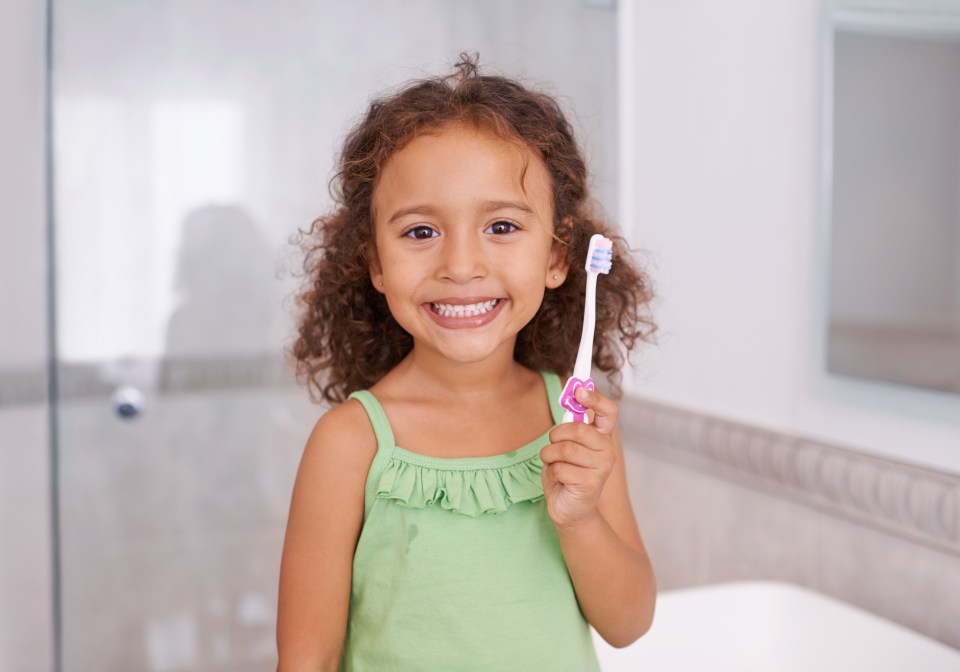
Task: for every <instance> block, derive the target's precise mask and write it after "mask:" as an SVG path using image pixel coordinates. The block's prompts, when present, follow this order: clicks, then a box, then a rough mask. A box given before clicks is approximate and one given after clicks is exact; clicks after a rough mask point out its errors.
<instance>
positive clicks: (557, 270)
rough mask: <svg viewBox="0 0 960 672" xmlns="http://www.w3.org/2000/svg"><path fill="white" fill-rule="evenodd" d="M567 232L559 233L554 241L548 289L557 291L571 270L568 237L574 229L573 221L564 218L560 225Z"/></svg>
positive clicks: (548, 273) (548, 275)
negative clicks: (568, 256)
mask: <svg viewBox="0 0 960 672" xmlns="http://www.w3.org/2000/svg"><path fill="white" fill-rule="evenodd" d="M560 226H561V227H563V228H564V229H566V231H558V232H557V233H558V234H559V236H557V239H556V240H554V241H553V250H552V251H551V252H550V266H549V267H548V268H547V282H546V285H547V289H556V288H557V287H559V286H560V285H562V284H563V283H564V282H565V281H566V279H567V273H568V272H569V270H570V260H569V259H568V258H567V252H568V250H569V249H570V247H569V245H567V243H566V241H567V240H569V238H570V237H569V236H568V235H566V234H567V233H568V232H569V230H570V229H571V228H572V227H573V220H572V219H571V218H569V217H564V218H563V221H562V222H561V224H560Z"/></svg>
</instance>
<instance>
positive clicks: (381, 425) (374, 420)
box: [347, 390, 395, 451]
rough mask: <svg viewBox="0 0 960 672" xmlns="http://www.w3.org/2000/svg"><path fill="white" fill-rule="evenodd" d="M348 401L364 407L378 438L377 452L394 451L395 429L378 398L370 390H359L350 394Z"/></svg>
mask: <svg viewBox="0 0 960 672" xmlns="http://www.w3.org/2000/svg"><path fill="white" fill-rule="evenodd" d="M347 398H348V399H356V400H357V401H359V402H360V404H361V405H362V406H363V410H365V411H366V412H367V417H368V418H370V424H371V425H373V433H374V434H376V436H377V450H378V451H379V450H383V449H384V448H389V449H391V450H392V449H393V447H394V445H395V443H394V439H393V429H391V428H390V421H389V420H387V414H386V413H385V412H384V410H383V406H381V405H380V402H379V401H377V398H376V397H375V396H373V394H371V393H370V391H369V390H357V391H356V392H353V393H351V394H350V396H349V397H347Z"/></svg>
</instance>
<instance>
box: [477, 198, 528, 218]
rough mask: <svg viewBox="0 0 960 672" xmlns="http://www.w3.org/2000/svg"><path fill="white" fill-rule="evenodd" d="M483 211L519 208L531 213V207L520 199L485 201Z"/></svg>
mask: <svg viewBox="0 0 960 672" xmlns="http://www.w3.org/2000/svg"><path fill="white" fill-rule="evenodd" d="M481 207H482V211H483V212H494V211H496V210H521V211H523V212H528V213H530V214H531V215H532V214H534V213H533V208H531V207H530V206H529V205H527V204H526V203H523V202H522V201H486V202H485V203H484V204H483V205H482V206H481Z"/></svg>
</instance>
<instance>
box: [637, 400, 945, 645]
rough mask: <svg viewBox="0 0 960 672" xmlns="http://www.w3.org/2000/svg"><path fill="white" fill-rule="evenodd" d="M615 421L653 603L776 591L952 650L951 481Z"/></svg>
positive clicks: (725, 430)
mask: <svg viewBox="0 0 960 672" xmlns="http://www.w3.org/2000/svg"><path fill="white" fill-rule="evenodd" d="M623 411H624V412H623V413H622V416H621V417H623V418H624V419H625V426H624V436H625V442H626V444H627V446H628V449H627V452H626V461H627V469H628V477H629V480H630V487H631V496H632V498H633V501H634V507H635V509H636V513H637V518H638V521H639V523H640V527H641V532H642V534H643V537H644V540H645V542H646V545H647V547H648V550H649V552H650V555H651V559H652V561H653V564H654V568H655V571H656V575H657V580H658V585H659V587H660V589H661V590H670V589H672V588H681V587H687V586H694V585H699V584H707V583H716V582H720V581H732V580H745V579H771V580H780V581H787V582H791V583H797V584H800V585H804V586H808V587H810V588H813V589H815V590H817V591H820V592H822V593H825V594H828V595H832V596H834V597H837V598H839V599H841V600H844V601H846V602H849V603H851V604H854V605H857V606H860V607H862V608H864V609H867V610H869V611H871V612H874V613H876V614H879V615H881V616H883V617H885V618H888V619H890V620H892V621H895V622H898V623H901V624H903V625H905V626H907V627H909V628H911V629H913V630H916V631H918V632H921V633H924V634H926V635H928V636H930V637H933V638H935V639H938V640H940V641H942V642H944V643H946V644H948V645H950V646H953V647H955V648H960V600H958V599H957V597H956V596H957V595H960V477H956V476H951V475H947V474H944V473H942V472H937V471H928V470H925V469H919V468H917V467H914V466H912V465H907V464H901V463H898V462H893V461H890V460H884V459H880V458H876V457H873V456H870V455H867V454H863V453H858V452H856V451H851V450H848V449H846V448H842V447H839V446H831V445H825V444H821V443H817V442H814V441H810V440H807V439H804V438H801V437H795V436H785V435H781V434H777V433H774V432H770V431H767V430H763V429H760V428H756V427H751V426H747V425H742V424H738V423H733V422H729V421H725V420H720V419H717V418H711V417H705V416H702V415H699V414H697V413H693V412H689V411H684V410H680V409H677V408H671V407H667V406H662V405H658V404H654V403H651V402H641V401H634V400H627V401H625V402H624V409H623Z"/></svg>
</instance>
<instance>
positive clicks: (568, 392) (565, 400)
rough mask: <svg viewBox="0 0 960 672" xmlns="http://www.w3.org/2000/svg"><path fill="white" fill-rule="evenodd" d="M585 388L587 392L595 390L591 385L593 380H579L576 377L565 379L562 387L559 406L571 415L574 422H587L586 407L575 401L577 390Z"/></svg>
mask: <svg viewBox="0 0 960 672" xmlns="http://www.w3.org/2000/svg"><path fill="white" fill-rule="evenodd" d="M581 387H585V388H587V389H588V390H595V389H597V388H596V387H595V386H594V384H593V378H587V379H586V380H580V379H579V378H577V377H576V376H571V377H570V378H568V379H567V384H566V385H564V386H563V393H562V394H561V395H560V405H561V406H562V407H563V408H564V409H565V410H567V411H570V413H572V414H573V421H574V422H586V421H587V407H586V406H584V405H583V404H581V403H580V402H579V401H577V397H576V393H577V389H578V388H581Z"/></svg>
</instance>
